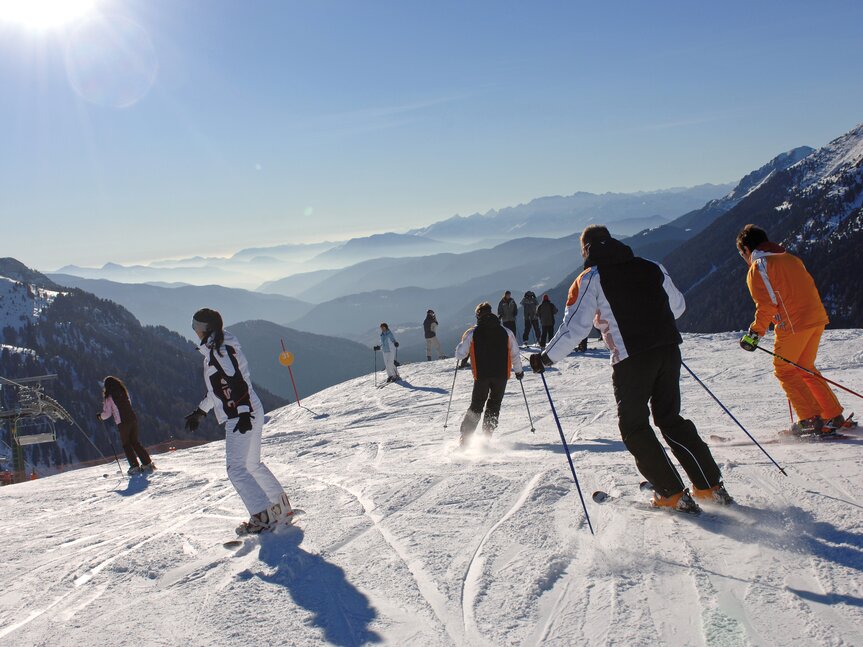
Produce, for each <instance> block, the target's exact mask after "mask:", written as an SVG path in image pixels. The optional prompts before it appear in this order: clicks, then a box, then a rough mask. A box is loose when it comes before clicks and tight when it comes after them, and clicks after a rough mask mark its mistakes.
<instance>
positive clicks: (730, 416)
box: [680, 360, 788, 476]
mask: <svg viewBox="0 0 863 647" xmlns="http://www.w3.org/2000/svg"><path fill="white" fill-rule="evenodd" d="M680 365H681V366H683V368H685V369H686V370H687V371H689V374H690V375H691V376H692V377H694V378H695V381H696V382H698V383H699V384H700V385H701V386H702V387H704V390H705V391H707V392H708V393H709V394H710V397H711V398H713V399H714V400H715V401H716V404H718V405H719V406H720V407H722V410H723V411H724V412H725V413H727V414H728V417H729V418H731V419H732V420H733V421H734V422H735V423H737V426H738V427H740V428H741V429H742V430H743V433H744V434H746V435H747V436H749V439H750V440H751V441H752V442H753V443H755V444H756V445H757V446H758V449H760V450H761V451H762V452H764V455H765V456H766V457H767V458H769V459H770V462H771V463H773V464H774V465H775V466H776V467H777V468H779V471H780V472H782V473H783V474H785V476H788V474H786V473H785V470H784V469H782V467H780V465H779V463H777V462H776V461H775V460H773V457H772V456H771V455H770V454H768V453H767V450H766V449H764V447H762V446H761V443H759V442H758V441H757V440H755V437H754V436H753V435H752V434H750V433H749V432H748V431H746V427H744V426H743V425H741V424H740V422H739V421H738V420H737V418H735V417H734V416H733V415H732V413H731V412H730V411H729V410H728V409H727V407H726V406H725V405H724V404H722V403H721V402H720V401H719V398H717V397H716V396H715V395H713V391H711V390H710V389H708V388H707V385H706V384H705V383H704V382H702V381H701V380H700V379H698V376H697V375H696V374H695V373H693V372H692V369H691V368H689V367H688V366H687V365H686V362H684V361H683V360H680Z"/></svg>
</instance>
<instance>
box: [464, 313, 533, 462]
mask: <svg viewBox="0 0 863 647" xmlns="http://www.w3.org/2000/svg"><path fill="white" fill-rule="evenodd" d="M475 312H476V325H475V326H473V327H472V328H468V330H467V331H465V333H464V335H463V336H462V338H461V342H460V343H459V345H458V346H457V347H456V349H455V356H456V359H459V360H461V359H464V358H465V357H468V356H469V357H470V365H471V370H472V371H473V380H474V381H473V392H472V394H471V399H470V407H469V408H468V410H467V413H466V414H465V416H464V420H462V423H461V438H460V440H459V443H460V444H461V445H462V446H464V445H465V444H466V443H467V440H468V439H469V438H470V437H471V436H472V435H473V432H474V431H475V430H476V426H477V424H479V419H480V416H482V413H483V408H485V416H484V418H483V423H482V429H483V432H484V433H485V435H486V437H489V438H490V437H491V435H492V433H494V430H495V429H496V428H497V423H498V420H499V419H500V405H501V402H502V401H503V394H504V392H505V391H506V383H507V380H509V374H510V371H514V372H515V377H516V379H517V380H519V381H520V380H521V379H522V378H523V377H524V371H523V369H522V366H521V355H520V354H519V350H518V342H517V341H516V339H515V335H514V334H513V333H512V331H511V330H509V329H508V328H504V327H503V326H502V325H501V322H500V320H499V319H498V318H497V317H495V316H494V314H492V311H491V304H490V303H488V302H487V301H486V302H483V303H480V304H479V305H478V306H477V307H476V310H475Z"/></svg>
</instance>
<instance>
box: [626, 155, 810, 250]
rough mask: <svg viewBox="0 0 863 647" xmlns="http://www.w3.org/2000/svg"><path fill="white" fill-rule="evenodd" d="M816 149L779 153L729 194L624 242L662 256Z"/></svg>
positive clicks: (743, 179) (745, 178)
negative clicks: (776, 174)
mask: <svg viewBox="0 0 863 647" xmlns="http://www.w3.org/2000/svg"><path fill="white" fill-rule="evenodd" d="M814 150H815V149H814V148H810V147H809V146H799V147H798V148H793V149H791V150H790V151H788V152H786V153H782V154H781V155H777V156H776V157H774V158H773V159H772V160H770V161H769V162H768V163H767V164H765V165H764V166H762V167H761V168H759V169H756V170H754V171H752V172H751V173H749V174H747V175H746V176H744V177H743V178H741V180H740V182H738V183H737V185H736V186H735V187H734V188H733V189H732V190H731V191H730V192H729V193H728V195H724V196H722V197H721V198H717V199H715V200H711V201H710V202H708V203H707V204H705V205H704V206H702V207H701V208H699V209H695V210H693V211H690V212H689V213H685V214H683V215H682V216H680V217H679V218H675V219H674V220H672V221H671V222H669V223H668V224H665V225H662V226H661V227H655V228H651V229H646V230H644V231H641V232H639V233H637V234H636V235H635V236H632V237H630V238H627V239H625V240H624V242H625V243H626V244H627V245H629V246H630V247H632V249H633V251H634V252H635V253H636V254H638V255H639V256H643V257H645V258H654V259H661V258H663V257H664V256H665V255H666V254H668V253H669V252H671V251H672V250H673V249H675V248H676V247H679V246H680V245H681V244H682V243H683V242H684V241H687V240H689V239H690V238H692V237H694V236H695V235H697V234H698V233H700V232H702V231H704V229H706V228H707V226H708V225H710V224H711V223H712V222H713V221H714V220H716V219H717V218H718V217H719V216H721V215H722V214H724V213H726V212H728V211H729V210H731V209H733V208H734V207H735V206H737V205H738V204H739V203H740V201H741V200H743V199H744V198H746V197H747V196H748V195H749V194H751V193H752V192H753V191H755V190H756V189H758V188H759V187H760V186H761V185H763V184H764V182H766V181H767V180H768V179H769V178H770V177H772V176H773V175H774V174H775V173H777V172H779V171H783V170H785V169H787V168H788V167H789V166H793V165H794V164H796V163H797V162H799V161H800V160H802V159H803V158H805V157H806V156H808V155H810V154H811V153H812V152H813V151H814Z"/></svg>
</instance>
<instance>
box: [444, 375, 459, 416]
mask: <svg viewBox="0 0 863 647" xmlns="http://www.w3.org/2000/svg"><path fill="white" fill-rule="evenodd" d="M458 364H459V360H458V358H456V360H455V371H453V374H452V388H451V389H450V390H449V404H448V405H446V418H444V421H443V428H444V429H446V423H447V421H448V420H449V409H450V407H451V406H452V394H453V391H455V377H456V375H458Z"/></svg>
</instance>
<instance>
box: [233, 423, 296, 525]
mask: <svg viewBox="0 0 863 647" xmlns="http://www.w3.org/2000/svg"><path fill="white" fill-rule="evenodd" d="M237 422H238V419H237V418H234V419H231V420H228V422H226V423H225V460H226V462H227V466H228V478H229V479H231V483H232V484H233V486H234V489H235V490H236V491H237V494H239V495H240V498H241V499H242V500H243V503H245V504H246V509H247V510H248V511H249V514H250V515H253V514H257V513H258V512H261V511H262V510H266V509H267V508H269V507H270V505H272V504H273V503H276V502H278V501H279V498H280V496H281V494H282V492H283V488H282V486H281V485H280V484H279V482H278V481H277V480H276V477H275V476H273V473H272V472H271V471H270V470H269V469H268V468H267V466H266V465H264V464H263V463H262V462H261V433H262V432H263V430H264V416H263V413H261V414H259V415H257V416H255V417H254V418H252V428H251V429H250V430H249V431H247V432H246V433H244V434H241V433H240V432H239V431H234V428H235V427H236V426H237Z"/></svg>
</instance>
